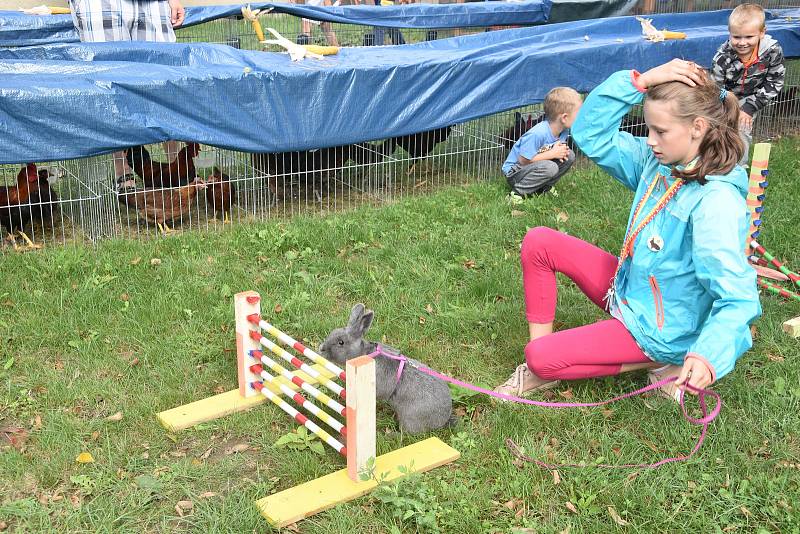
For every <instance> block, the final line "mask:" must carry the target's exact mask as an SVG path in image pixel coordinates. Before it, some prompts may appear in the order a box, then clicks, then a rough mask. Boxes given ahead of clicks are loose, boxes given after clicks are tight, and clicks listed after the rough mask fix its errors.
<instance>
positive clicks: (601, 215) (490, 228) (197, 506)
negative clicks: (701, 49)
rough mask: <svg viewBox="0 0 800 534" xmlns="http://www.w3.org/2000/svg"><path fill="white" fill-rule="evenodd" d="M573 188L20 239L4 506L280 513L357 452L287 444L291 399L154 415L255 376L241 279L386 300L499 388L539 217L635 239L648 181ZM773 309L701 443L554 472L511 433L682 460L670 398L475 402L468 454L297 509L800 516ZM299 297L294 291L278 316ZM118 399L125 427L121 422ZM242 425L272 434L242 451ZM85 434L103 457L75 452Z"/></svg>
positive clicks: (330, 522) (423, 347)
mask: <svg viewBox="0 0 800 534" xmlns="http://www.w3.org/2000/svg"><path fill="white" fill-rule="evenodd" d="M799 149H800V143H798V142H797V141H789V140H782V141H780V142H778V143H777V144H776V145H775V147H774V149H773V156H772V164H771V175H770V188H769V191H768V198H767V206H768V210H767V211H766V213H765V217H764V219H765V226H764V237H763V240H762V241H763V244H764V245H765V246H766V247H767V248H768V249H769V250H771V251H772V252H773V253H774V254H776V255H778V256H779V257H782V258H785V259H786V260H787V263H788V264H789V265H790V266H794V267H795V268H798V266H800V251H799V250H798V248H797V246H796V228H795V227H794V225H793V223H794V222H796V220H797V216H796V214H797V211H796V206H797V205H798V203H800V189H798V186H797V171H796V164H795V161H796V160H797V156H798V150H799ZM557 190H558V195H557V196H556V195H552V194H550V195H547V196H544V197H542V198H536V199H531V200H527V201H525V202H523V203H521V204H518V205H512V204H511V203H510V202H509V200H508V198H507V196H506V187H505V186H504V185H503V184H502V183H501V182H500V180H497V181H495V182H493V183H486V184H480V185H475V186H471V187H464V188H458V189H455V188H454V189H448V190H444V191H441V192H439V193H437V194H435V195H432V196H430V197H424V198H409V199H406V200H403V201H401V202H399V203H397V204H394V205H390V206H385V207H382V208H363V209H359V210H356V211H353V212H350V213H345V214H338V215H334V216H330V217H327V218H314V217H309V218H297V219H294V220H292V221H290V222H280V223H272V224H268V223H265V224H259V225H253V226H244V225H241V226H237V227H234V228H231V229H228V230H226V231H224V232H220V233H208V234H204V233H186V234H183V235H179V236H176V237H173V238H169V239H161V240H150V241H139V242H137V241H106V242H102V243H101V244H100V245H98V246H97V247H96V248H89V247H55V248H50V249H47V250H44V251H42V252H39V253H33V254H8V255H6V256H4V257H3V258H2V277H0V332H2V338H0V429H3V428H6V427H9V426H19V427H22V428H24V429H26V430H27V431H28V432H29V436H28V438H27V441H26V442H25V443H24V447H23V448H22V450H17V449H14V448H12V447H8V446H6V445H7V441H6V438H5V435H4V434H2V433H0V445H1V446H4V448H3V449H2V452H0V523H2V524H6V525H7V526H8V527H10V528H11V529H12V530H13V529H17V530H18V531H20V532H55V531H61V532H111V531H114V532H172V531H196V532H245V531H247V532H250V531H267V530H269V529H268V527H267V525H266V523H265V522H264V521H263V520H262V519H261V517H260V516H259V515H258V513H257V511H256V509H255V507H254V506H253V501H254V500H255V499H257V498H260V497H263V496H265V495H267V494H269V493H271V492H273V491H276V490H280V489H283V488H286V487H290V486H293V485H295V484H298V483H301V482H304V481H307V480H310V479H312V478H315V477H318V476H321V475H324V474H327V473H330V472H332V471H334V470H337V469H340V468H341V467H342V466H343V464H342V462H341V461H340V459H339V458H338V457H337V455H336V454H335V453H333V452H329V451H328V450H326V452H325V454H324V455H317V454H315V453H313V452H311V451H309V450H305V451H300V452H290V451H288V450H287V449H279V448H276V447H275V446H274V442H275V441H276V440H277V439H278V438H279V437H280V436H282V435H283V434H285V433H287V432H289V431H291V430H292V429H293V425H292V424H291V422H290V421H289V420H288V418H287V417H285V416H283V415H282V412H279V411H278V410H277V409H276V408H274V407H272V406H268V405H265V406H263V407H259V408H256V409H254V410H252V411H251V412H249V413H244V414H237V415H233V416H229V417H225V418H223V419H219V420H217V421H215V422H213V423H209V424H205V425H202V426H201V427H200V428H197V429H193V430H187V431H184V432H181V433H179V434H177V435H170V434H168V433H167V432H165V431H164V430H163V429H161V428H160V427H159V425H158V424H157V422H156V420H155V417H154V415H155V413H157V412H159V411H161V410H164V409H168V408H171V407H174V406H178V405H180V404H184V403H187V402H191V401H193V400H197V399H200V398H203V397H207V396H209V395H212V394H213V393H214V392H215V390H220V389H223V390H227V389H231V388H234V387H235V381H236V369H235V361H236V360H235V353H234V352H233V349H234V335H233V311H232V299H231V296H232V294H233V293H235V292H237V291H242V290H247V289H256V290H258V291H260V292H261V294H262V296H263V308H264V309H265V310H266V313H267V314H269V316H270V317H271V318H272V320H273V322H274V323H275V324H276V325H278V326H279V327H281V328H283V329H284V330H286V331H287V332H289V333H291V334H293V335H295V336H296V337H299V338H303V339H304V340H305V341H306V342H307V343H308V344H310V345H316V344H317V343H319V342H320V341H321V340H322V339H323V337H324V336H325V335H326V334H327V333H328V332H329V331H330V330H331V329H332V328H334V327H338V326H341V325H342V324H343V323H344V322H345V321H346V318H347V315H348V311H349V309H350V307H351V306H352V305H353V304H354V303H356V302H365V303H367V305H368V306H370V307H371V308H373V309H375V310H376V322H375V326H374V331H373V335H374V336H375V337H377V338H382V339H385V340H386V341H387V342H389V343H391V344H393V345H396V346H398V347H400V348H402V349H403V350H404V352H406V353H407V354H408V355H409V356H412V357H415V358H419V359H421V360H424V361H425V362H427V363H429V364H430V365H432V366H434V367H436V368H439V369H440V370H442V371H444V372H446V373H449V374H452V375H455V376H458V377H460V378H462V379H465V380H467V381H470V382H474V383H478V384H482V385H486V386H493V385H495V384H496V383H498V382H501V381H502V380H504V379H505V378H506V377H507V376H508V374H509V373H510V372H511V370H512V369H513V367H514V366H515V365H516V364H517V363H519V362H520V361H521V359H522V349H523V346H524V344H525V341H526V325H525V321H524V316H523V300H522V287H521V275H520V267H519V260H518V251H519V244H520V241H521V239H522V237H523V235H524V234H525V231H526V229H527V228H528V227H532V226H536V225H549V226H553V227H559V228H561V229H563V230H565V231H567V232H569V233H570V234H573V235H576V236H579V237H581V238H583V239H586V240H589V241H592V242H595V243H597V244H598V245H600V246H602V247H603V248H605V249H607V250H611V251H616V249H617V247H618V246H619V243H620V242H621V240H622V237H623V236H622V233H623V230H624V228H623V225H624V221H625V218H626V215H627V212H628V209H629V203H630V199H631V195H630V194H629V193H628V192H626V191H625V190H624V189H623V188H622V187H621V186H619V185H618V184H616V183H615V182H613V181H612V180H611V179H610V178H608V177H606V176H604V175H602V173H600V172H599V171H598V170H597V169H595V168H588V169H587V168H583V169H578V170H576V171H574V172H572V173H570V174H569V175H568V176H567V177H565V178H564V179H563V180H562V182H561V183H560V184H559V185H558V187H557ZM561 212H563V213H564V214H566V215H567V217H568V218H567V220H566V221H563V216H562V217H560V219H562V221H559V220H558V218H557V216H558V215H559V213H561ZM709 231H713V229H709ZM156 258H157V259H159V260H160V264H159V265H152V264H151V260H152V259H156ZM156 263H158V262H156ZM763 304H764V311H765V313H764V317H763V318H762V319H761V320H760V321H759V322H758V323H757V329H758V332H757V340H756V344H755V347H754V348H753V350H751V351H750V352H749V353H747V354H746V355H745V356H744V357H743V358H742V360H741V361H740V362H739V364H738V365H737V367H736V369H735V371H734V372H733V373H732V374H731V375H729V376H727V377H725V378H724V379H723V380H721V381H720V383H719V384H717V385H716V386H715V389H716V390H717V391H718V392H719V393H720V394H721V395H722V398H723V399H724V401H725V405H724V408H723V410H722V414H721V416H720V417H719V418H718V419H717V421H715V422H714V424H713V425H712V427H711V430H710V435H709V438H708V440H707V442H706V444H705V445H704V447H703V449H702V450H701V452H700V454H699V455H697V456H696V457H695V458H693V459H692V460H690V461H688V462H686V463H681V464H672V465H669V466H666V467H662V468H661V469H658V470H652V471H646V470H645V471H631V470H620V471H606V470H601V469H596V468H584V469H562V470H560V472H559V475H560V481H559V483H558V484H556V483H555V482H554V476H553V474H551V473H550V472H548V471H544V470H540V469H539V468H537V467H535V466H534V465H523V466H517V465H515V464H514V463H513V462H512V458H511V457H510V455H509V454H508V452H507V451H506V450H505V448H504V445H503V443H504V440H505V438H507V437H512V438H514V439H515V440H516V441H517V442H518V443H520V444H522V445H523V446H524V447H525V449H526V453H527V454H528V455H531V456H535V457H539V458H545V459H548V460H550V461H552V462H555V463H562V462H580V461H587V462H594V461H597V460H598V459H599V458H600V457H603V458H605V459H606V461H609V462H612V463H623V462H630V461H655V460H658V459H661V458H663V457H666V456H676V455H680V454H682V453H684V452H686V451H688V449H689V448H690V447H691V445H692V444H693V443H694V440H695V438H696V436H697V433H698V432H697V430H698V429H697V428H696V427H690V426H689V425H688V424H687V423H686V422H684V420H683V418H682V416H681V414H680V413H679V411H678V409H677V408H676V407H675V406H674V405H672V404H670V403H669V402H666V401H661V400H659V399H656V398H652V397H651V398H649V399H642V398H636V399H633V400H628V401H624V402H621V403H619V404H616V405H613V406H612V407H611V409H610V410H609V411H603V410H601V409H581V410H563V411H553V410H543V409H539V408H533V407H524V406H509V405H495V404H492V403H489V402H487V401H486V400H485V399H482V398H478V397H469V396H459V398H458V402H457V408H458V412H459V414H461V422H460V423H459V425H458V427H457V428H455V429H453V430H452V431H450V430H445V431H441V432H438V433H437V434H436V435H438V436H439V437H441V438H442V439H443V440H445V441H447V442H449V443H452V444H453V445H454V446H456V447H457V448H459V449H460V450H461V452H462V455H463V456H462V458H461V460H459V461H458V462H456V463H454V464H451V465H448V466H446V467H442V468H440V469H437V470H435V471H432V472H430V473H428V474H426V475H423V476H421V477H417V478H412V479H411V480H410V481H408V482H404V483H401V484H400V485H397V486H394V487H387V488H385V489H383V490H382V491H380V492H378V493H377V494H373V496H370V497H364V498H361V499H359V500H357V501H354V502H352V503H350V504H347V505H344V506H341V507H339V508H336V509H335V510H334V511H330V512H327V513H324V514H321V515H319V516H316V517H314V518H311V519H308V520H306V521H304V522H303V523H302V524H301V525H300V528H301V530H302V532H317V533H349V532H359V533H360V532H413V531H415V530H431V529H432V526H431V525H435V526H436V528H438V529H440V530H441V531H443V532H454V533H462V532H463V533H472V532H476V533H477V532H512V531H514V529H515V528H528V529H532V530H528V531H526V532H533V531H536V532H561V531H564V530H565V529H571V530H569V531H570V532H572V533H576V532H609V531H613V530H615V529H617V530H626V531H636V532H657V531H661V532H663V531H691V532H721V531H725V532H733V531H736V532H757V531H763V532H778V531H781V532H798V531H800V511H798V501H797V498H796V496H797V495H798V492H800V484H798V480H799V479H800V470H798V467H797V465H796V464H798V463H800V425H799V424H798V421H799V420H800V417H798V408H799V407H800V387H798V383H800V370H799V368H798V364H797V358H798V354H799V353H800V351H798V341H797V340H793V339H791V338H789V337H788V336H787V335H786V334H784V333H782V332H781V323H782V322H783V321H784V320H786V319H789V318H790V317H794V316H797V315H800V306H798V305H797V304H796V303H787V302H784V301H781V300H778V299H777V298H776V297H773V296H772V295H765V296H764V297H763ZM277 305H280V307H281V309H282V311H281V312H280V313H272V312H271V311H272V310H273V309H274V308H275V307H276V306H277ZM428 310H431V311H428ZM602 316H603V314H602V312H601V311H599V310H598V309H596V308H595V307H594V306H593V305H592V304H591V303H589V302H588V301H587V300H586V299H585V298H584V297H583V296H582V295H581V294H580V292H579V291H578V290H577V288H575V287H574V286H573V285H572V284H570V283H567V282H564V283H563V284H562V285H561V288H560V292H559V312H558V317H557V320H558V321H559V322H560V323H563V324H562V328H567V327H573V326H578V325H581V324H585V323H586V322H589V321H593V320H596V319H598V318H600V317H602ZM134 362H135V363H136V364H135V365H134V364H133V363H134ZM644 380H645V378H644V377H643V376H642V375H640V374H638V375H637V374H632V375H627V376H622V377H619V378H616V379H603V380H590V381H581V382H577V383H574V384H572V385H570V387H571V390H572V393H573V395H574V397H575V398H576V399H581V400H587V401H589V400H600V399H604V398H608V397H610V396H613V395H615V394H619V393H621V392H624V391H628V390H631V389H633V388H636V387H640V386H642V385H643V384H644ZM565 388H566V387H565ZM565 388H562V389H565ZM556 398H559V397H556ZM116 412H122V413H123V415H124V418H123V419H122V420H121V421H118V422H113V421H107V420H105V418H106V417H107V416H110V415H112V414H114V413H116ZM378 417H379V419H378V429H379V436H378V448H379V452H386V451H389V450H392V449H395V448H397V447H400V446H403V445H406V444H409V443H413V442H414V441H416V440H418V439H420V437H419V436H401V435H400V434H398V433H397V432H396V430H397V429H396V426H395V424H394V422H393V421H392V418H391V414H390V413H389V412H388V411H387V410H385V409H383V410H380V411H379V416H378ZM241 443H246V444H248V445H249V446H250V448H249V449H248V450H245V451H244V452H240V453H236V454H225V450H226V449H229V448H230V447H232V446H234V445H236V444H241ZM209 449H211V451H210V452H207V451H209ZM83 451H86V452H90V453H91V454H92V455H93V456H94V459H95V462H94V463H92V464H85V465H81V464H78V463H76V462H75V458H76V456H77V455H78V454H79V453H81V452H83ZM789 464H794V467H791V466H788V465H789ZM206 492H213V493H215V494H216V495H214V496H210V497H208V496H206V497H203V496H202V495H203V494H204V493H206ZM184 500H190V501H192V502H193V503H194V508H193V510H191V511H190V512H188V513H185V514H184V517H180V515H179V514H178V512H177V511H176V509H175V506H176V503H177V502H178V501H184ZM504 503H508V506H505V505H504ZM565 503H571V504H570V505H569V506H570V507H573V508H574V512H573V511H570V509H569V508H568V507H567V505H566V504H565ZM609 507H611V509H612V510H614V511H615V513H616V514H619V516H620V517H621V518H622V519H623V520H624V521H626V522H627V523H628V525H627V526H626V527H622V526H620V525H618V524H617V523H616V522H615V521H614V520H613V518H612V516H611V512H609ZM403 516H408V517H407V518H406V519H401V518H402V517H403Z"/></svg>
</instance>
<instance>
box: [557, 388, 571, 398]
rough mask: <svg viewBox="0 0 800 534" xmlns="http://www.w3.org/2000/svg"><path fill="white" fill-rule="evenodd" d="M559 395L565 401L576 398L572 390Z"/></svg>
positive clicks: (560, 392)
mask: <svg viewBox="0 0 800 534" xmlns="http://www.w3.org/2000/svg"><path fill="white" fill-rule="evenodd" d="M558 394H559V395H561V396H562V397H563V398H565V399H572V398H574V397H575V395H573V394H572V388H570V389H566V390H564V391H559V392H558Z"/></svg>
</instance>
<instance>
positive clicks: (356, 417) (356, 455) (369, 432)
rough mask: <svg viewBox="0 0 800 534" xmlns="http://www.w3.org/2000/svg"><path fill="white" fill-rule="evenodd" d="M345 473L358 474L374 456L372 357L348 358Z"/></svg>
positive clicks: (373, 363) (373, 364) (353, 479)
mask: <svg viewBox="0 0 800 534" xmlns="http://www.w3.org/2000/svg"><path fill="white" fill-rule="evenodd" d="M345 373H346V374H347V387H346V391H347V397H346V398H345V400H346V406H347V476H348V477H350V480H352V481H353V482H358V481H359V480H358V474H359V473H360V472H361V471H362V470H364V468H365V467H366V466H367V461H368V460H369V459H370V458H373V459H374V458H375V360H373V359H372V358H370V357H369V356H361V357H359V358H354V359H352V360H348V361H347V365H346V368H345Z"/></svg>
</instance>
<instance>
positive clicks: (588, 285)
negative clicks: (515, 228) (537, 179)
mask: <svg viewBox="0 0 800 534" xmlns="http://www.w3.org/2000/svg"><path fill="white" fill-rule="evenodd" d="M520 255H521V261H522V285H523V287H524V289H525V315H526V317H527V319H528V322H529V323H550V322H552V321H553V319H554V318H555V314H556V273H557V272H558V273H563V274H565V275H566V276H568V277H569V278H570V279H572V281H573V282H575V283H576V284H577V285H578V287H579V288H580V289H581V291H583V292H584V293H585V294H586V296H587V297H589V300H591V301H592V302H594V303H595V304H596V305H597V306H599V307H600V308H602V309H605V303H604V302H603V297H604V296H605V294H606V292H607V291H608V288H609V287H610V285H611V277H612V276H613V275H614V270H615V269H616V267H617V257H616V256H614V255H612V254H609V253H608V252H606V251H604V250H602V249H600V248H598V247H596V246H594V245H592V244H590V243H587V242H585V241H581V240H580V239H578V238H575V237H571V236H568V235H566V234H563V233H561V232H557V231H555V230H553V229H551V228H545V227H541V226H540V227H537V228H533V229H531V230H529V231H528V233H527V235H526V236H525V239H524V240H523V241H522V252H521V254H520ZM525 361H526V362H527V363H528V367H529V368H530V370H531V371H533V372H534V373H535V374H536V375H538V376H539V377H541V378H544V379H549V380H577V379H581V378H592V377H598V376H609V375H616V374H618V373H619V371H620V369H621V368H622V365H623V364H626V363H629V364H630V363H646V362H651V361H652V360H650V359H649V358H648V357H647V356H645V354H644V353H643V352H642V349H640V348H639V346H638V345H637V344H636V341H635V340H634V339H633V336H631V334H630V333H629V332H628V330H627V328H625V325H624V324H622V323H621V322H620V321H618V320H617V319H614V318H611V319H606V320H604V321H599V322H596V323H594V324H590V325H586V326H580V327H578V328H571V329H569V330H562V331H560V332H555V333H553V334H550V335H548V336H544V337H540V338H538V339H535V340H533V341H531V342H529V343H528V345H527V346H526V347H525Z"/></svg>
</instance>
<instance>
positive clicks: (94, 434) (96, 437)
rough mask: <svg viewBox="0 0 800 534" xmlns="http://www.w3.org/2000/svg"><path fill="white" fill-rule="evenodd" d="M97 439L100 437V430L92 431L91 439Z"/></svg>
mask: <svg viewBox="0 0 800 534" xmlns="http://www.w3.org/2000/svg"><path fill="white" fill-rule="evenodd" d="M98 439H100V431H99V430H95V431H94V432H92V441H97V440H98Z"/></svg>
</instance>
